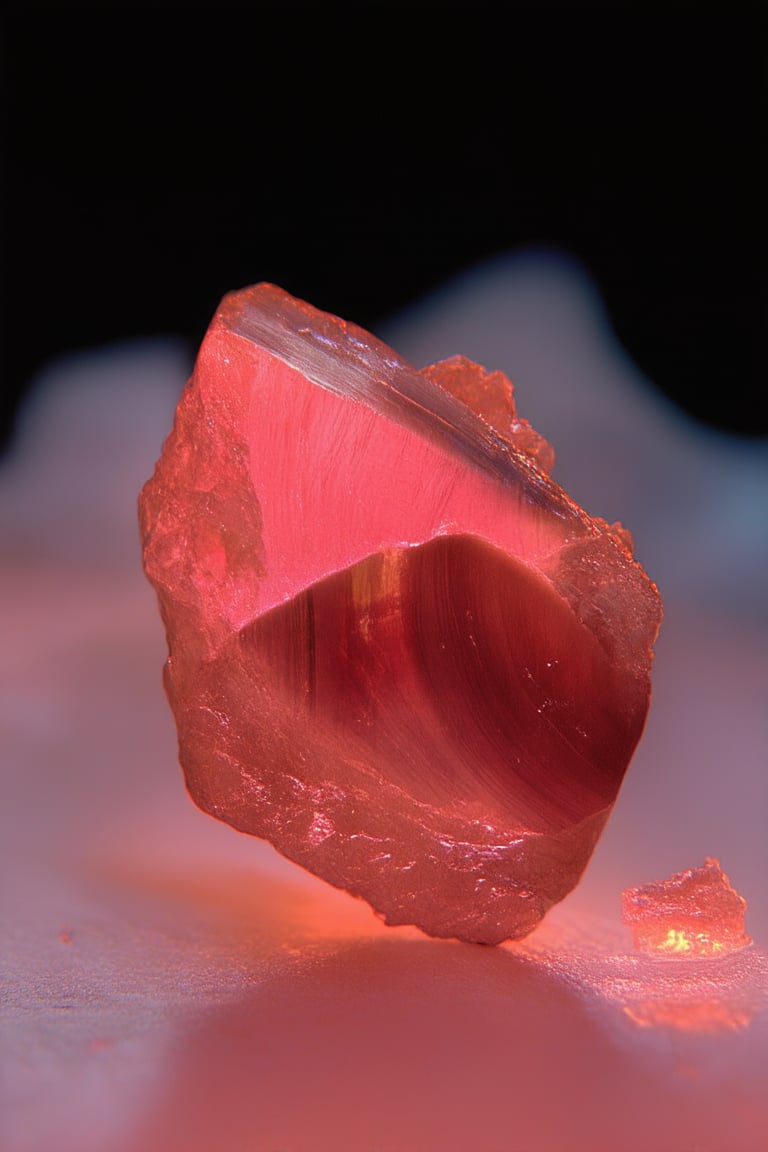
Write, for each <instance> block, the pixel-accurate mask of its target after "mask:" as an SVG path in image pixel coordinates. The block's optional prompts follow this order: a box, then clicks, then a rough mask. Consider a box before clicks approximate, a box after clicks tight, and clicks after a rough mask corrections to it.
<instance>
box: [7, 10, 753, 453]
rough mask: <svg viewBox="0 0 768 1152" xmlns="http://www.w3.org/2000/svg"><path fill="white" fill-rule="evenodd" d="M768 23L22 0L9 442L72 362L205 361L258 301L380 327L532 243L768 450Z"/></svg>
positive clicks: (14, 49)
mask: <svg viewBox="0 0 768 1152" xmlns="http://www.w3.org/2000/svg"><path fill="white" fill-rule="evenodd" d="M767 11H768V6H766V5H765V4H764V3H762V2H760V0H757V2H755V3H748V2H746V0H728V2H727V3H726V2H723V3H721V4H706V3H702V2H698V3H685V4H683V3H680V2H677V0H666V2H665V3H664V4H655V3H653V2H651V0H646V2H645V3H638V4H632V3H626V2H625V3H621V2H620V0H614V2H613V3H610V4H579V3H575V2H571V3H565V2H560V3H556V2H553V0H539V2H538V3H515V2H514V0H507V3H506V4H498V5H495V6H493V7H487V6H484V5H482V4H470V3H461V4H454V5H451V4H447V3H444V4H439V5H428V4H419V3H416V2H415V0H414V2H412V3H410V4H395V3H369V4H365V3H358V4H355V5H340V4H333V3H325V4H298V3H290V2H284V3H271V4H270V3H258V2H257V0H254V3H252V4H251V5H247V6H243V7H231V6H227V5H225V4H222V5H217V6H214V5H212V4H209V5H203V6H196V7H195V6H189V5H180V6H170V5H162V4H155V5H152V6H150V7H144V6H141V5H135V4H134V5H124V6H123V5H120V6H110V5H105V4H101V5H96V6H79V5H66V4H63V5H56V6H48V5H45V6H44V5H38V4H34V3H17V4H10V5H6V6H5V8H4V15H3V17H2V20H3V37H2V53H3V59H2V77H3V84H4V88H5V92H4V98H3V102H2V115H3V141H4V144H3V153H4V160H5V163H4V172H5V175H4V177H3V184H4V206H3V236H2V242H3V261H2V267H3V295H4V301H3V305H4V306H3V332H2V372H3V410H2V430H3V434H4V435H5V436H6V437H7V436H8V432H9V429H10V428H11V426H12V423H11V422H12V414H13V411H14V408H15V405H16V403H17V400H18V397H19V396H20V395H21V393H22V392H23V389H24V388H25V386H26V383H27V382H28V380H29V378H30V376H31V374H32V373H33V372H34V371H35V370H36V369H37V368H38V367H39V366H40V364H41V363H43V362H44V361H45V360H47V359H48V358H50V357H52V356H55V355H57V354H59V353H61V352H64V351H67V350H69V349H75V348H80V347H83V346H89V345H92V344H95V343H101V342H105V341H111V340H114V339H120V338H124V337H130V336H132V335H142V334H148V333H160V332H178V333H181V334H182V335H184V336H185V337H187V338H188V339H189V341H190V348H192V347H193V346H194V345H195V344H196V342H197V341H198V340H199V339H200V337H201V336H202V333H203V331H204V329H205V326H206V324H207V322H208V319H209V317H210V315H211V313H212V311H213V309H214V308H215V306H216V303H217V302H218V300H219V298H220V297H221V295H223V293H224V292H225V291H227V290H228V289H230V288H233V287H237V286H241V285H243V284H246V283H251V282H254V281H256V280H260V279H269V280H273V281H275V282H277V283H279V284H281V285H282V286H284V287H286V288H288V289H289V290H290V291H292V292H294V293H295V294H297V295H300V296H303V297H306V298H308V299H309V300H311V301H312V302H313V303H314V304H316V305H318V306H320V307H322V308H326V309H330V310H332V311H335V312H338V313H340V314H342V315H345V316H346V317H348V318H349V319H354V320H356V321H357V322H359V323H361V324H362V325H364V326H366V327H372V326H375V325H376V323H377V322H378V321H379V320H380V319H381V318H383V317H384V316H386V315H387V314H388V313H390V312H392V311H393V310H395V309H397V308H399V307H401V306H402V305H404V304H406V303H408V301H410V300H412V299H414V298H416V297H417V296H418V295H419V294H420V293H422V292H424V291H425V290H426V289H429V288H430V287H431V286H433V285H435V284H437V283H439V282H440V281H441V280H442V279H443V278H444V277H446V276H448V275H450V274H452V273H456V272H458V271H460V270H461V269H462V268H465V267H467V266H469V265H470V264H472V263H473V262H475V261H477V260H480V259H482V258H484V257H487V256H491V255H493V254H495V253H498V252H500V251H504V250H507V249H509V248H511V247H513V246H516V245H521V244H536V245H554V246H558V247H565V248H567V249H569V250H571V251H572V252H574V253H575V254H576V255H577V256H578V257H579V258H580V259H581V260H582V261H583V262H584V264H585V265H586V266H587V268H588V269H589V270H590V271H591V273H592V274H593V276H594V277H595V278H596V280H597V282H598V285H599V286H600V288H601V290H602V292H603V294H604V296H605V299H606V302H607V305H608V308H609V311H610V314H611V317H612V320H613V323H614V325H615V327H616V329H617V331H618V334H619V336H620V338H621V340H622V341H623V342H624V344H625V345H626V347H627V349H628V350H629V352H630V354H631V355H632V356H633V357H634V359H635V360H636V361H637V363H638V364H639V365H640V367H641V368H642V369H643V370H644V371H645V372H646V373H647V374H648V375H649V376H650V377H651V378H652V379H653V380H655V381H656V383H657V384H658V385H659V387H661V388H662V389H664V390H665V391H667V392H668V393H669V394H670V395H672V396H674V397H675V398H676V400H677V401H678V402H679V403H680V404H681V405H683V406H684V407H685V408H686V409H688V410H689V411H690V412H691V413H693V414H694V415H696V416H697V417H698V418H700V419H702V420H705V421H709V422H711V423H716V424H719V425H720V426H722V427H726V428H729V429H731V430H735V431H738V432H741V433H745V434H751V435H755V434H765V433H766V431H768V406H767V405H766V397H765V370H766V357H765V328H764V326H763V313H764V311H765V304H766V294H765V276H766V259H765V222H766V187H765V179H764V177H765V169H764V154H763V148H764V143H765V135H766V118H765V117H766V52H767V48H768V44H767V40H766V12H767Z"/></svg>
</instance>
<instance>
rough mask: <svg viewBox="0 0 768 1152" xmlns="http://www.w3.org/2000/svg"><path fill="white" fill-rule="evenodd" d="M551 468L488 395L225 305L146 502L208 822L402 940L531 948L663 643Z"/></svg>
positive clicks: (298, 323) (171, 661)
mask: <svg viewBox="0 0 768 1152" xmlns="http://www.w3.org/2000/svg"><path fill="white" fill-rule="evenodd" d="M552 463H553V453H552V450H551V448H550V447H549V445H548V444H547V443H546V441H544V440H543V438H542V437H540V436H539V435H538V434H537V433H536V432H534V430H533V429H532V428H531V427H530V425H529V424H528V423H527V422H526V421H524V420H521V419H519V417H518V416H517V413H516V409H515V404H514V398H513V391H512V386H511V384H510V382H509V381H508V380H507V379H506V377H504V376H503V375H502V374H501V373H499V372H492V373H489V372H486V371H485V370H484V369H482V368H480V367H479V366H477V365H475V364H472V363H471V362H470V361H468V360H465V359H463V358H461V357H457V358H455V359H452V360H448V361H444V362H443V363H441V364H437V365H433V366H430V367H429V368H426V369H424V370H423V371H421V372H418V371H416V370H415V369H413V368H412V367H410V365H408V364H407V363H405V362H404V361H403V360H401V359H400V358H399V357H398V356H397V355H396V354H395V353H394V352H393V351H392V350H391V349H389V348H387V347H386V346H385V345H383V344H382V343H381V342H379V341H378V340H376V339H375V338H374V337H372V336H371V335H369V334H368V333H366V332H364V331H362V330H361V329H359V328H356V327H355V326H353V325H351V324H348V323H345V322H343V321H341V320H339V319H337V318H335V317H333V316H329V315H326V314H324V313H321V312H318V311H317V310H315V309H314V308H311V307H310V306H309V305H307V304H304V303H302V302H300V301H297V300H295V299H293V298H291V297H290V296H288V295H287V294H286V293H285V292H282V291H281V290H280V289H278V288H275V287H273V286H271V285H258V286H256V287H253V288H249V289H246V290H244V291H242V292H238V293H234V294H232V295H230V296H228V297H226V298H225V300H224V301H223V302H222V305H221V307H220V309H219V311H218V313H217V315H216V317H215V318H214V320H213V322H212V324H211V327H210V329H209V331H208V334H207V336H206V338H205V341H204V343H203V346H202V348H201V350H200V353H199V356H198V360H197V363H196V366H195V371H194V375H193V377H192V379H191V381H190V382H189V384H188V386H187V388H186V390H185V392H184V394H183V396H182V399H181V400H180V402H179V406H178V410H177V414H176V420H175V425H174V429H173V432H172V434H171V435H170V437H169V438H168V440H167V442H166V444H165V446H164V449H163V454H162V457H161V459H160V461H159V462H158V465H157V468H156V470H155V474H154V476H153V478H152V479H151V480H150V481H149V482H148V484H147V485H146V486H145V488H144V490H143V492H142V495H141V498H140V518H141V530H142V538H143V544H144V564H145V569H146V572H147V575H148V577H149V579H150V580H151V581H152V583H153V584H154V586H155V588H156V589H157V593H158V596H159V599H160V606H161V612H162V616H163V620H164V623H165V627H166V632H167V637H168V647H169V658H168V661H167V664H166V668H165V685H166V690H167V693H168V696H169V699H170V703H171V707H172V709H173V712H174V715H175V718H176V723H177V727H178V734H179V750H180V760H181V764H182V766H183V769H184V773H185V777H186V781H187V785H188V787H189V790H190V793H191V795H192V797H193V798H194V800H195V801H196V802H197V804H199V805H200V807H202V808H203V809H204V810H205V811H207V812H210V813H211V814H212V815H214V816H217V817H219V818H220V819H222V820H225V821H227V822H228V823H229V824H231V825H233V826H234V827H235V828H238V829H240V830H241V831H243V832H247V833H250V834H252V835H255V836H259V837H263V838H265V839H267V840H269V841H271V842H272V844H274V845H275V847H276V848H277V849H278V850H279V851H280V852H282V853H283V854H284V855H285V856H287V857H289V858H290V859H292V860H295V861H297V862H298V863H299V864H302V865H303V866H304V867H306V868H308V869H310V870H311V871H312V872H314V873H316V874H317V875H319V876H322V877H323V878H324V879H326V880H328V881H330V882H331V883H332V884H335V885H337V886H338V887H341V888H345V889H347V890H348V891H349V892H351V893H353V894H355V895H357V896H361V897H364V898H365V899H366V900H368V901H369V902H370V903H371V905H372V906H373V907H374V908H375V909H376V910H377V911H378V912H379V913H380V914H381V915H382V916H383V917H384V918H385V919H386V921H387V922H388V923H390V924H402V923H409V924H416V925H419V926H420V927H421V928H422V929H423V930H424V931H426V932H428V933H430V934H432V935H435V936H457V937H459V938H461V939H464V940H471V941H482V942H486V943H498V942H500V941H501V940H504V939H507V938H510V937H519V936H522V935H525V934H526V933H527V932H529V931H530V930H531V929H532V928H533V927H535V925H536V924H537V923H538V922H539V920H540V919H541V917H542V916H543V915H544V914H545V912H546V911H547V909H548V908H549V907H550V906H551V905H552V904H553V903H554V902H555V901H557V900H560V899H562V897H563V896H565V895H566V894H567V893H568V892H569V891H570V890H571V889H572V888H573V886H574V885H575V884H576V882H577V881H578V879H579V877H580V875H581V873H582V871H583V869H584V867H585V865H586V863H587V861H588V859H589V857H590V854H591V852H592V850H593V848H594V845H595V843H596V840H597V838H598V836H599V834H600V831H601V829H602V827H603V825H604V823H605V820H606V818H607V816H608V814H609V812H610V809H611V807H612V804H613V802H614V800H615V798H616V794H617V792H618V789H619V786H620V784H621V781H622V778H623V775H624V772H625V770H626V767H627V764H628V762H629V760H630V758H631V755H632V752H633V750H634V748H635V745H636V743H637V741H638V739H639V737H640V734H641V732H642V728H643V724H644V722H645V716H646V712H647V708H648V702H649V697H650V683H649V671H650V663H651V646H652V644H653V641H654V639H655V636H656V633H657V630H658V625H659V621H660V616H661V609H660V602H659V598H658V593H657V591H656V589H655V587H654V585H653V584H651V583H650V581H649V580H648V578H647V577H646V576H645V573H644V572H643V571H642V569H641V568H640V566H639V565H638V564H637V563H636V562H635V561H634V560H633V558H632V554H631V540H630V538H629V535H628V533H627V532H626V531H625V530H624V529H622V528H621V526H620V525H614V526H612V527H609V526H608V525H607V524H605V523H604V522H603V521H600V520H594V519H591V518H590V517H588V516H587V515H586V513H585V512H583V511H582V510H581V509H580V508H578V507H577V506H576V505H575V504H574V503H573V502H572V501H571V500H570V499H569V498H568V496H567V495H566V494H565V493H564V492H563V491H562V490H561V489H560V488H559V487H558V486H557V485H556V484H555V483H554V482H553V481H552V480H551V479H550V477H549V470H550V468H551V466H552Z"/></svg>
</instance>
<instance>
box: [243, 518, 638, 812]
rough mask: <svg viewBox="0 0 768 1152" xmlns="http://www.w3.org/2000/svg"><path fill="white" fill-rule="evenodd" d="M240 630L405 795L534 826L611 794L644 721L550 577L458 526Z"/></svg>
mask: <svg viewBox="0 0 768 1152" xmlns="http://www.w3.org/2000/svg"><path fill="white" fill-rule="evenodd" d="M240 644H241V649H242V648H243V647H244V648H245V650H246V652H247V653H249V654H250V658H251V659H252V660H253V661H255V662H256V663H257V664H258V665H259V670H258V672H257V671H256V670H254V677H255V678H258V679H259V680H261V681H262V682H263V681H265V680H266V681H268V682H269V683H270V684H271V685H272V690H273V692H274V693H276V694H277V695H278V696H279V697H280V698H281V702H282V703H283V704H284V705H285V706H286V707H288V708H292V709H295V712H296V723H297V725H298V726H300V727H301V726H303V724H304V722H305V721H309V722H310V723H311V724H313V725H316V724H322V725H323V726H326V727H328V728H330V729H334V730H336V731H337V732H343V734H344V737H345V741H351V742H352V743H354V744H356V745H358V746H360V745H362V746H364V755H365V758H366V760H367V761H368V762H369V763H371V764H373V765H375V768H376V770H377V771H378V772H379V773H381V775H382V777H383V778H384V779H386V780H388V781H389V782H390V783H392V784H394V785H396V786H397V787H398V788H401V789H402V790H403V791H404V792H406V793H407V794H409V795H410V796H412V797H413V798H414V799H415V800H417V801H421V802H423V803H426V804H430V805H434V806H439V807H443V806H447V807H448V808H449V809H453V810H456V809H457V808H459V809H462V808H464V809H465V810H466V814H467V815H471V810H472V808H473V806H474V807H477V809H478V813H481V814H482V815H483V816H485V817H486V818H487V817H488V816H494V815H495V816H497V817H498V818H499V819H504V818H505V816H506V818H508V813H509V812H510V810H511V811H514V812H515V814H516V818H517V820H519V821H520V826H524V827H528V828H530V829H532V830H535V831H555V830H558V829H560V828H563V827H567V826H569V825H571V824H573V823H575V822H579V821H581V820H583V819H585V818H586V817H588V816H590V815H593V814H594V813H595V812H597V811H599V810H601V809H602V808H605V807H607V806H608V805H610V804H611V803H612V801H613V799H614V797H615V794H616V790H617V788H618V786H619V783H620V781H621V777H622V775H623V772H624V768H625V765H626V762H627V759H628V757H629V755H630V754H631V751H632V748H633V747H634V744H635V743H636V741H637V739H638V736H639V732H640V728H641V725H642V721H643V712H641V711H639V710H637V709H634V708H632V706H631V696H632V692H631V690H630V686H629V685H628V684H626V683H625V682H624V681H625V679H626V677H625V676H624V675H623V674H622V673H621V672H620V671H619V670H617V668H616V667H615V665H612V664H611V662H610V661H609V659H608V657H607V655H606V653H605V652H604V650H603V649H602V647H601V646H600V644H599V643H598V641H597V640H596V639H595V636H594V635H593V634H592V633H591V632H590V631H588V630H587V629H586V628H585V627H584V626H583V625H582V624H580V623H579V621H578V620H577V619H576V618H575V616H574V614H573V612H572V611H571V610H570V608H569V606H568V605H567V603H566V602H565V601H564V600H563V599H562V598H561V597H559V596H558V595H557V593H555V592H554V591H553V590H552V587H551V585H548V584H547V583H546V582H545V581H544V580H543V579H542V578H541V577H540V576H538V575H537V574H536V573H534V572H532V571H531V570H530V569H528V568H527V567H526V566H525V565H523V564H522V563H520V562H519V561H517V560H515V559H513V558H511V557H509V556H507V555H505V554H504V553H502V552H501V551H500V550H499V549H497V548H494V547H492V546H491V545H489V544H487V543H485V542H484V541H482V540H479V539H477V538H475V537H471V536H466V535H464V536H449V537H438V538H437V539H435V540H433V541H431V542H429V543H427V544H424V545H421V546H419V547H412V548H404V549H390V550H387V551H384V552H380V553H377V554H376V555H373V556H370V557H368V558H367V559H365V560H363V561H361V562H360V563H358V564H355V565H353V566H352V567H350V568H348V569H346V570H345V571H343V572H339V573H336V574H334V575H332V576H329V577H327V578H326V579H325V580H321V581H319V582H318V583H316V584H314V585H312V586H311V587H310V588H308V589H306V590H305V591H303V592H301V593H300V594H299V595H297V596H296V597H294V598H293V599H292V600H290V601H288V602H287V603H286V604H284V605H283V606H281V607H279V608H276V609H273V610H272V611H271V612H268V613H266V614H265V615H264V616H263V617H261V618H260V619H259V620H257V621H256V622H255V623H253V624H251V625H249V626H248V627H247V628H245V629H243V630H242V631H241V633H240ZM361 754H362V753H361Z"/></svg>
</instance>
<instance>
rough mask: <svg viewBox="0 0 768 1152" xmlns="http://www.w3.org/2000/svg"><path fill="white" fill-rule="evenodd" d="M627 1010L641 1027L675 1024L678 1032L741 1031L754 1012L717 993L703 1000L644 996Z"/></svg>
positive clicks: (628, 1006) (628, 1005) (673, 1025)
mask: <svg viewBox="0 0 768 1152" xmlns="http://www.w3.org/2000/svg"><path fill="white" fill-rule="evenodd" d="M624 1014H625V1015H626V1016H627V1017H629V1019H630V1020H631V1021H632V1022H633V1023H634V1024H637V1025H638V1026H639V1027H640V1028H674V1029H675V1030H676V1031H678V1032H704V1033H707V1032H738V1031H739V1030H740V1029H742V1028H745V1027H746V1026H747V1024H749V1021H750V1019H751V1018H752V1013H751V1012H750V1011H749V1010H748V1009H746V1008H744V1007H740V1006H735V1005H733V1006H732V1005H730V1004H728V1003H726V1002H725V1001H724V1000H720V999H718V998H717V997H708V998H706V999H702V1000H674V999H669V1000H645V1001H642V1002H641V1003H638V1004H627V1006H626V1007H625V1008H624Z"/></svg>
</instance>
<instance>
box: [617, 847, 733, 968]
mask: <svg viewBox="0 0 768 1152" xmlns="http://www.w3.org/2000/svg"><path fill="white" fill-rule="evenodd" d="M746 907H747V902H746V900H744V898H743V897H742V896H739V894H738V892H736V891H735V890H734V889H733V888H732V887H731V884H730V881H729V880H728V877H727V876H726V875H725V873H724V872H723V870H722V869H721V867H720V862H719V861H718V860H713V859H710V858H709V857H708V858H707V859H706V860H705V861H704V864H703V865H702V867H700V868H688V869H687V870H686V871H685V872H676V873H675V875H674V876H670V877H669V879H668V880H659V881H658V882H657V883H654V884H643V885H641V886H640V887H639V888H628V889H627V890H626V891H625V892H624V893H623V894H622V908H623V919H624V923H625V924H627V925H628V926H629V927H630V928H631V929H632V935H633V937H634V942H635V947H636V948H639V949H641V950H642V951H643V952H651V953H653V954H655V955H657V956H691V957H693V956H722V955H725V954H727V953H729V952H736V951H738V949H740V948H743V947H744V946H745V945H746V944H749V943H750V939H749V936H747V934H746V932H745V931H744V911H745V909H746Z"/></svg>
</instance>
